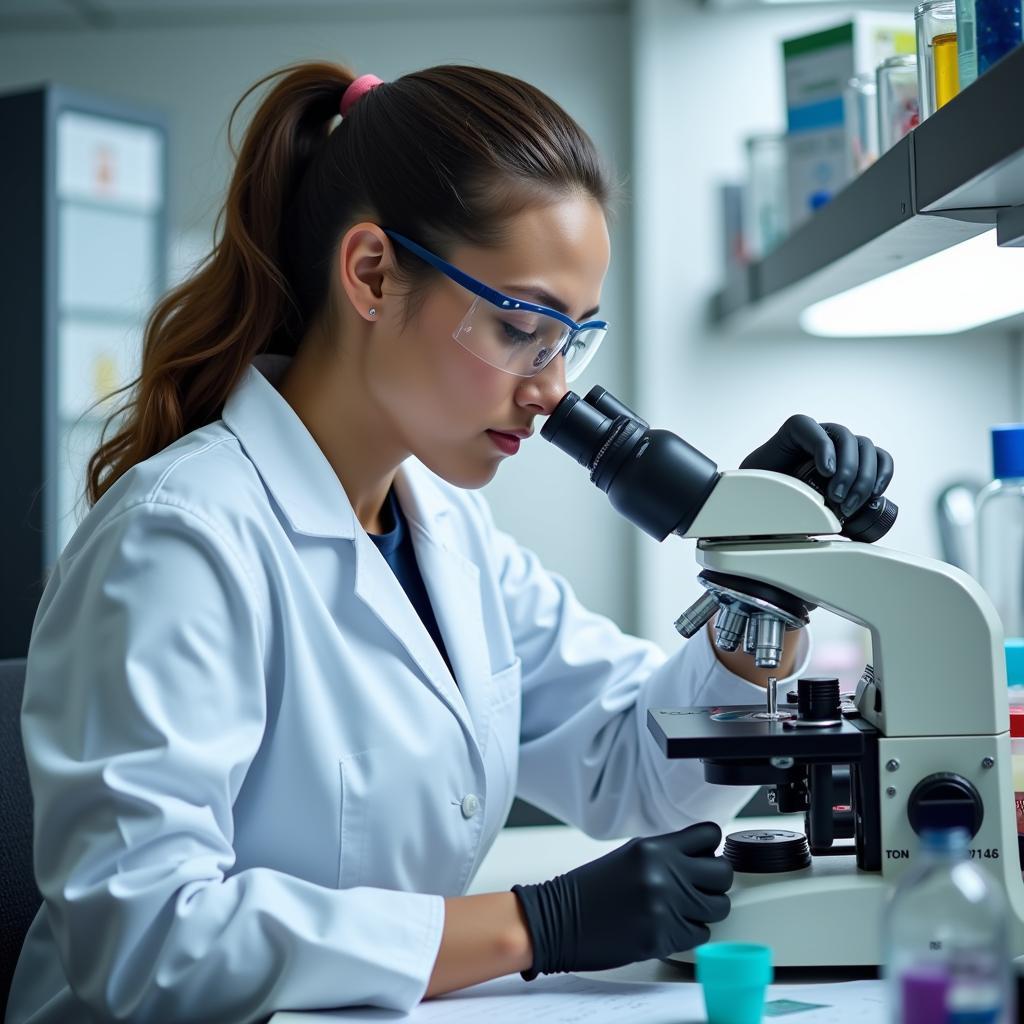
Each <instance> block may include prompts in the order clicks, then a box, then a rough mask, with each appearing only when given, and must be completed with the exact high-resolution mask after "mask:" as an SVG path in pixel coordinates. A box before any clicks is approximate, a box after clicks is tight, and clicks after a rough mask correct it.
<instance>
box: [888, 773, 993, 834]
mask: <svg viewBox="0 0 1024 1024" xmlns="http://www.w3.org/2000/svg"><path fill="white" fill-rule="evenodd" d="M984 817H985V805H984V803H983V802H982V799H981V794H980V793H979V792H978V791H977V789H975V788H974V784H973V783H971V782H969V781H968V780H967V779H965V778H964V777H963V776H962V775H957V774H955V773H954V772H936V773H935V774H934V775H928V776H927V777H925V778H923V779H922V780H921V781H920V782H919V783H918V784H917V785H916V786H915V787H914V788H913V790H912V791H911V793H910V797H909V799H908V800H907V818H908V819H909V820H910V827H911V828H912V829H913V830H914V831H915V832H916V833H917V834H918V835H920V834H921V832H922V830H923V829H928V828H965V829H967V831H968V832H969V833H970V834H971V836H972V837H973V836H976V835H977V834H978V829H980V828H981V823H982V820H983V819H984Z"/></svg>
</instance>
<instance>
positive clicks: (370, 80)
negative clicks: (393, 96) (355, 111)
mask: <svg viewBox="0 0 1024 1024" xmlns="http://www.w3.org/2000/svg"><path fill="white" fill-rule="evenodd" d="M381 84H383V83H382V82H381V79H379V78H378V77H377V76H376V75H360V76H359V77H358V78H357V79H355V81H353V82H351V83H350V84H349V87H348V88H347V89H346V90H345V91H344V92H343V93H342V95H341V116H342V117H348V112H349V111H350V110H351V109H352V107H353V106H354V105H355V104H356V103H358V102H359V100H360V99H362V97H363V96H364V95H365V94H366V93H368V92H369V91H370V90H371V89H373V88H375V87H376V86H378V85H381Z"/></svg>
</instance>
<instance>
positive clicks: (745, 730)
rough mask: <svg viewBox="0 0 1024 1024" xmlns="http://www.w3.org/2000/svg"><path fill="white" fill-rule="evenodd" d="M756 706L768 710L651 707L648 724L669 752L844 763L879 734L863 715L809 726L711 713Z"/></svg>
mask: <svg viewBox="0 0 1024 1024" xmlns="http://www.w3.org/2000/svg"><path fill="white" fill-rule="evenodd" d="M757 711H764V705H763V704H752V705H749V706H746V705H743V706H736V705H731V706H728V707H726V706H719V707H709V708H661V709H655V708H650V709H649V710H648V712H647V728H648V729H649V730H650V732H651V734H652V735H653V736H654V738H655V739H656V740H657V741H658V746H660V747H661V749H662V752H663V753H664V754H665V756H666V757H669V758H715V759H721V760H729V759H737V760H750V759H754V758H763V757H786V756H788V757H808V758H813V759H815V760H822V759H828V760H831V761H835V762H837V763H842V762H844V761H849V760H857V759H858V758H860V757H861V755H862V754H863V753H864V751H865V748H866V746H867V744H868V742H870V738H872V737H875V736H877V735H878V730H877V729H875V728H874V726H871V725H868V723H867V722H865V721H863V720H862V719H859V718H849V719H846V718H844V719H843V721H842V723H841V724H839V725H834V726H826V727H822V728H806V727H801V726H792V725H787V724H786V723H785V722H781V721H765V720H764V719H760V720H758V719H750V718H746V717H737V718H736V719H734V720H732V721H724V722H723V721H715V720H714V719H712V717H711V716H712V715H715V714H719V713H722V712H737V713H753V712H757Z"/></svg>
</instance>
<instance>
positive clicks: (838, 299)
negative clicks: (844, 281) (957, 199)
mask: <svg viewBox="0 0 1024 1024" xmlns="http://www.w3.org/2000/svg"><path fill="white" fill-rule="evenodd" d="M1018 313H1024V248H1020V249H1018V248H1000V247H999V246H998V245H997V244H996V232H995V229H994V228H993V229H992V230H991V231H986V232H985V233H984V234H982V235H976V236H975V237H974V238H969V239H968V240H967V241H966V242H959V243H958V244H957V245H952V246H950V247H949V248H948V249H943V250H941V251H940V252H937V253H933V254H932V255H931V256H926V257H925V258H924V259H921V260H917V261H916V262H914V263H910V264H908V265H907V266H905V267H900V269H899V270H893V271H891V272H890V273H888V274H885V275H883V276H882V277H876V278H875V279H874V280H871V281H866V282H865V283H864V284H861V285H857V287H856V288H851V289H850V290H849V291H845V292H840V293H839V294H838V295H833V296H831V297H829V298H827V299H822V301H821V302H816V303H814V305H813V306H808V307H807V308H806V309H805V310H804V311H803V312H802V313H801V314H800V326H801V327H802V328H803V329H804V330H805V331H807V332H808V333H809V334H817V335H821V336H822V337H826V338H851V337H855V338H864V337H889V336H892V335H899V334H956V333H957V332H958V331H969V330H970V329H971V328H972V327H978V326H979V325H980V324H987V323H991V322H992V321H993V320H1002V319H1004V318H1005V317H1008V316H1015V315H1016V314H1018Z"/></svg>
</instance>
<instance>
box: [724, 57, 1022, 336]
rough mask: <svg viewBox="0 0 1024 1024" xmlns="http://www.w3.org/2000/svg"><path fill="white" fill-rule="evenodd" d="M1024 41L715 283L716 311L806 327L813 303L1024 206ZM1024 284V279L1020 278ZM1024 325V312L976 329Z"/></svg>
mask: <svg viewBox="0 0 1024 1024" xmlns="http://www.w3.org/2000/svg"><path fill="white" fill-rule="evenodd" d="M1022 96H1024V47H1018V48H1017V49H1016V50H1014V51H1013V52H1012V53H1010V54H1008V55H1007V56H1006V57H1004V58H1003V60H1001V61H1000V62H999V63H998V64H996V65H995V67H993V68H992V69H990V70H989V71H988V72H986V74H984V75H982V76H981V77H980V78H979V79H978V80H977V81H976V82H974V83H973V84H972V85H971V86H970V87H969V88H967V89H965V90H964V91H963V92H962V93H961V94H960V95H959V96H957V97H956V98H955V99H954V100H952V101H951V102H950V103H948V104H946V106H944V107H943V108H942V109H941V110H939V111H937V112H936V113H935V114H933V115H932V116H931V117H929V118H928V119H927V120H926V121H924V122H923V123H922V124H921V125H919V126H918V127H917V128H916V129H914V131H913V132H911V133H910V135H908V136H907V137H906V138H904V139H901V140H900V142H898V143H897V144H896V145H895V146H894V147H893V148H892V149H891V150H889V152H888V153H886V154H884V155H883V156H882V157H881V159H879V160H878V161H877V162H876V163H874V164H873V165H872V166H871V167H869V168H868V169H867V170H866V171H865V172H864V173H863V174H861V175H860V176H859V177H857V178H856V179H855V180H854V181H853V182H851V183H850V184H849V185H848V186H847V187H846V188H845V189H843V190H842V191H841V192H840V193H839V194H838V195H837V196H836V197H835V198H834V199H833V200H832V201H831V202H830V203H829V204H828V205H827V206H825V207H823V208H822V209H821V210H819V211H818V212H817V213H816V214H815V215H814V216H813V217H812V218H811V219H810V220H808V221H806V222H805V223H804V224H802V225H801V226H800V227H799V228H798V229H797V230H796V231H794V232H793V233H792V234H791V235H789V236H788V237H787V238H785V239H784V240H783V241H782V242H781V243H780V244H779V245H778V246H777V247H776V248H775V249H773V250H772V251H771V252H769V253H768V254H767V255H766V256H765V257H764V258H763V259H761V260H759V261H756V262H754V263H752V264H750V265H749V266H747V267H746V268H744V269H743V270H742V271H740V272H738V273H737V274H736V275H735V276H734V277H733V278H732V279H731V280H729V281H727V282H726V283H725V285H724V286H723V287H722V288H721V289H720V290H719V291H718V292H716V293H715V294H714V295H713V296H712V299H711V303H710V309H709V315H710V319H711V321H712V322H713V323H714V324H715V325H716V326H717V327H718V328H719V329H721V330H723V331H726V332H728V333H734V334H739V335H752V334H783V333H784V334H788V335H793V334H800V333H803V332H802V330H801V328H800V326H799V322H798V317H799V315H800V313H801V312H802V311H803V310H804V309H805V308H806V307H807V306H809V305H810V304H811V303H813V302H816V301H818V300H820V299H824V298H826V297H828V296H830V295H834V294H836V293H838V292H841V291H845V290H846V289H848V288H852V287H854V286H856V285H858V284H862V283H863V282H865V281H868V280H871V279H872V278H874V277H878V276H880V274H882V273H885V272H887V271H890V270H895V269H897V268H898V267H901V266H905V265H907V264H909V263H913V262H914V261H916V260H919V259H922V258H923V257H925V256H929V255H931V254H932V253H935V252H938V251H939V250H941V249H945V248H948V247H949V246H951V245H954V244H956V243H958V242H962V241H966V240H967V239H968V238H972V237H974V236H975V235H978V234H981V233H982V232H984V231H989V230H991V229H992V228H993V227H994V226H996V225H997V223H998V226H999V230H1000V233H1001V235H1003V234H1005V235H1007V236H1009V237H1012V236H1019V235H1020V234H1021V233H1022V231H1024V225H1022V224H1021V217H1022V212H1024V118H1022V117H1021V114H1020V102H1021V97H1022ZM1022 287H1024V284H1022ZM1021 326H1024V316H1022V317H1014V318H1011V319H1008V320H1002V321H999V322H998V323H997V324H987V325H984V326H982V327H979V328H976V329H975V330H974V331H971V332H968V333H972V334H973V333H976V332H980V331H985V330H989V331H991V330H993V329H998V330H999V331H1000V332H1004V331H1006V330H1010V329H1018V328H1020V327H1021Z"/></svg>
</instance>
